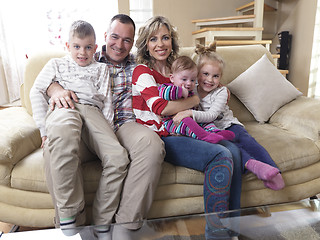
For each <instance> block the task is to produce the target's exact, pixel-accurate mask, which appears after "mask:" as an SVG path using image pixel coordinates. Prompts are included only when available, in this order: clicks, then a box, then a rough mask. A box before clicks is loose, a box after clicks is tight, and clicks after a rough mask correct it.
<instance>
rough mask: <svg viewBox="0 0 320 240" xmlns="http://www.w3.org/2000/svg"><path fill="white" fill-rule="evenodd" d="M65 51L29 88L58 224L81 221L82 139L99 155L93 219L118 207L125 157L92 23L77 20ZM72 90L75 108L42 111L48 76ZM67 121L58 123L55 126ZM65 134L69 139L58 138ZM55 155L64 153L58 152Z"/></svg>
mask: <svg viewBox="0 0 320 240" xmlns="http://www.w3.org/2000/svg"><path fill="white" fill-rule="evenodd" d="M66 46H67V49H68V51H69V53H70V54H69V55H67V56H65V57H62V58H55V59H51V60H50V61H49V62H48V63H47V64H46V65H45V66H44V68H43V69H42V71H41V72H40V74H39V75H38V77H37V78H36V80H35V83H34V85H33V87H32V89H31V92H30V99H31V104H32V109H33V117H34V119H35V121H36V124H37V126H38V127H39V129H40V133H41V137H42V141H43V142H42V146H43V145H44V144H47V145H48V148H49V152H50V171H51V176H52V185H53V189H52V191H50V193H51V194H52V195H53V196H52V197H53V200H54V201H56V206H57V212H58V214H59V218H60V219H59V221H60V227H61V229H67V228H73V227H75V226H78V225H83V224H85V217H84V206H85V202H84V190H83V179H82V175H81V169H80V160H79V159H80V158H79V154H81V151H80V139H81V136H86V137H84V138H83V139H87V141H86V145H87V146H88V148H89V149H90V150H92V151H93V152H94V153H95V154H96V155H97V156H98V157H99V159H100V160H101V163H102V174H101V178H100V182H99V186H98V189H97V192H96V196H95V199H94V203H93V207H92V209H93V224H95V225H104V226H106V229H107V225H108V224H110V223H111V221H112V218H113V217H114V214H115V212H116V210H117V208H118V204H119V200H120V193H121V190H122V184H123V180H124V178H125V176H126V174H127V166H128V164H129V159H128V156H127V152H126V150H125V149H124V148H123V147H122V146H121V145H120V143H119V142H118V140H117V137H116V136H115V134H114V131H113V115H114V110H113V107H112V94H111V90H110V83H109V73H108V67H107V65H106V64H104V63H98V62H96V61H94V59H93V55H94V53H95V51H96V49H97V45H96V37H95V32H94V29H93V27H92V26H91V25H90V24H89V23H87V22H85V21H81V20H79V21H75V22H74V23H73V24H72V26H71V29H70V34H69V42H68V43H66ZM54 81H56V82H58V83H59V84H60V85H61V86H63V87H64V88H65V89H68V90H71V91H73V92H75V93H76V94H77V96H78V99H79V103H75V108H74V109H73V108H55V109H54V110H53V111H51V110H49V111H48V113H47V114H46V113H45V112H43V111H41V110H40V109H43V106H48V97H47V95H46V90H47V88H48V87H49V86H50V84H51V83H52V82H54ZM66 125H67V126H68V127H67V128H66V127H64V128H61V129H63V131H62V130H60V128H59V126H66ZM64 137H68V139H70V141H69V144H68V145H67V146H66V145H65V144H61V141H60V139H63V138H64ZM57 156H63V158H62V157H57Z"/></svg>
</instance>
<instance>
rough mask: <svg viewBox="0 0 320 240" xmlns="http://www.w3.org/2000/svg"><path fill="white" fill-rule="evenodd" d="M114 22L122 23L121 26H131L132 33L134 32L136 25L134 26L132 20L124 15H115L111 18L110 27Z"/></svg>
mask: <svg viewBox="0 0 320 240" xmlns="http://www.w3.org/2000/svg"><path fill="white" fill-rule="evenodd" d="M115 20H118V21H119V22H121V23H123V24H132V26H133V32H135V31H136V25H135V23H134V21H133V20H132V18H131V17H129V16H128V15H126V14H117V15H115V16H114V17H113V18H111V21H110V25H111V24H112V23H113V22H114V21H115Z"/></svg>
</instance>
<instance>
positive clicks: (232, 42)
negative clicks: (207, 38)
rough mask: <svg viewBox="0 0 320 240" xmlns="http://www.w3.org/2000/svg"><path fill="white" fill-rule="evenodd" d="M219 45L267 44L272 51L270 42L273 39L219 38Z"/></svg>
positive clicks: (267, 47)
mask: <svg viewBox="0 0 320 240" xmlns="http://www.w3.org/2000/svg"><path fill="white" fill-rule="evenodd" d="M216 42H217V46H235V45H256V44H261V45H265V47H266V49H268V50H269V51H270V44H271V43H272V40H260V41H257V40H217V41H216Z"/></svg>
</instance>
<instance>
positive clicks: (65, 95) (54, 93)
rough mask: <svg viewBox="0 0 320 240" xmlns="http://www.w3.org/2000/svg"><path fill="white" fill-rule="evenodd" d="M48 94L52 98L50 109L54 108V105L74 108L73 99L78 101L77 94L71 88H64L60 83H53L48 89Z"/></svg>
mask: <svg viewBox="0 0 320 240" xmlns="http://www.w3.org/2000/svg"><path fill="white" fill-rule="evenodd" d="M47 95H48V96H49V97H50V98H51V101H50V109H51V110H54V106H55V105H57V107H58V108H62V107H64V108H69V107H70V108H72V109H74V104H73V101H75V102H78V101H79V100H78V97H77V95H76V94H75V93H74V92H73V91H70V90H65V89H63V88H62V87H61V86H60V85H59V83H57V82H54V83H52V84H51V85H50V86H49V87H48V89H47Z"/></svg>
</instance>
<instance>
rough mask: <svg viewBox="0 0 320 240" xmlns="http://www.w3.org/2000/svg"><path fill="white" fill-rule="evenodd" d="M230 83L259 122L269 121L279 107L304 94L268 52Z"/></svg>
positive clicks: (231, 89) (230, 86) (229, 86)
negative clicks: (285, 75) (269, 56)
mask: <svg viewBox="0 0 320 240" xmlns="http://www.w3.org/2000/svg"><path fill="white" fill-rule="evenodd" d="M227 87H228V88H229V89H230V91H231V92H232V93H233V94H234V95H235V96H236V97H237V98H238V99H239V100H240V101H241V102H242V103H243V104H244V105H245V106H246V108H247V109H248V110H249V111H250V112H251V113H252V115H253V116H254V118H255V119H256V120H257V121H258V122H260V123H264V122H267V121H268V120H269V118H270V117H271V116H272V115H273V114H274V113H275V112H276V111H277V110H278V109H279V108H280V107H282V106H283V105H285V104H286V103H288V102H290V101H292V100H294V99H295V98H297V97H298V96H300V95H302V93H301V92H300V91H298V90H297V89H296V88H295V87H294V86H293V85H292V84H291V83H290V82H289V81H288V80H287V79H286V78H285V77H284V76H283V75H282V74H281V73H280V72H279V70H278V69H277V68H276V67H275V66H274V65H273V64H272V63H271V62H270V60H269V59H268V57H267V55H266V54H264V55H263V56H262V57H261V58H260V59H259V60H258V61H257V62H256V63H254V64H253V65H252V66H251V67H249V68H248V69H247V70H246V71H244V72H243V73H242V74H240V75H239V76H238V77H237V78H236V79H235V80H233V81H232V82H231V83H229V84H228V85H227Z"/></svg>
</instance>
